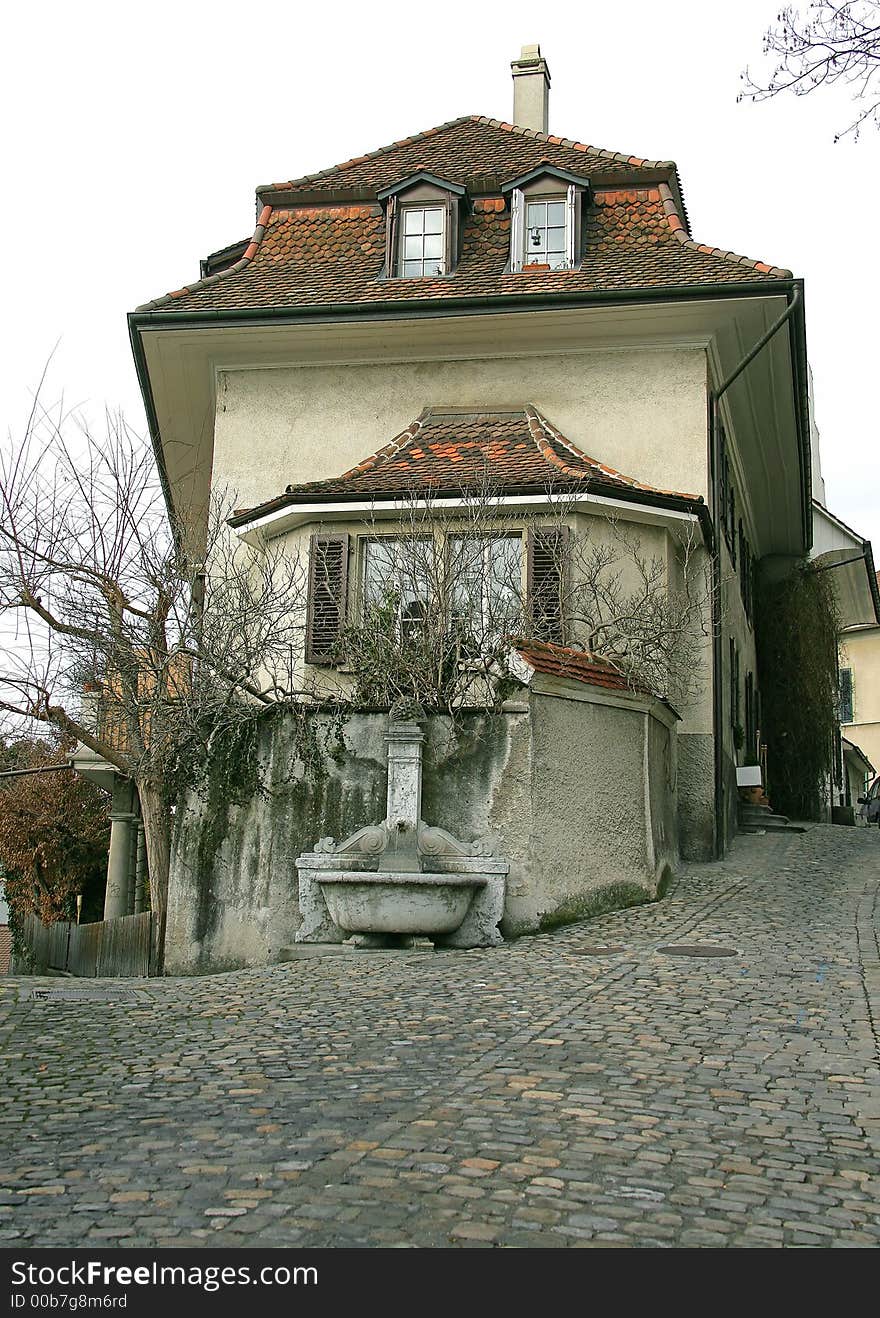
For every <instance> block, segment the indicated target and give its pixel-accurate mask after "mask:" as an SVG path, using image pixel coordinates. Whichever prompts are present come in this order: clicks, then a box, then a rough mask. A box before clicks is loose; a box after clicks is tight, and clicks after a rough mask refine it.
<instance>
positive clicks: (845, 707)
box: [837, 668, 855, 723]
mask: <svg viewBox="0 0 880 1318" xmlns="http://www.w3.org/2000/svg"><path fill="white" fill-rule="evenodd" d="M837 686H838V693H839V703H840V721H841V723H852V722H853V714H854V712H855V710H854V708H853V674H852V669H851V668H841V670H840V673H839V675H838V683H837Z"/></svg>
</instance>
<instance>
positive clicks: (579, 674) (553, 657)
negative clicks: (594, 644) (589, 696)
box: [516, 641, 646, 694]
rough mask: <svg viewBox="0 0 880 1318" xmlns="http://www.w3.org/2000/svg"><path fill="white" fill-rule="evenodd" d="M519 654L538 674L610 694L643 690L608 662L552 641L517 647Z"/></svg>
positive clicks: (530, 643)
mask: <svg viewBox="0 0 880 1318" xmlns="http://www.w3.org/2000/svg"><path fill="white" fill-rule="evenodd" d="M516 653H517V654H518V655H521V656H522V658H523V659H525V661H526V663H527V664H528V665H529V667H530V668H533V669H534V670H535V672H536V673H546V674H547V676H549V677H568V678H570V679H571V680H572V681H575V682H587V683H588V684H589V685H590V686H601V687H605V689H606V690H608V691H634V690H640V688H637V687H634V686H633V685H632V683H631V682H629V681H628V680H627V678H626V677H625V676H624V674H623V673H620V672H618V670H617V669H616V668H614V667H612V665H611V664H610V663H609V662H608V660H607V659H600V658H599V657H598V656H597V655H593V654H587V653H586V652H585V651H584V650H571V649H569V647H568V646H566V645H554V644H552V643H551V642H543V641H529V642H528V643H527V644H525V645H522V646H517V647H516ZM643 694H646V693H643Z"/></svg>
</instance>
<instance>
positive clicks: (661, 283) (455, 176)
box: [138, 116, 790, 311]
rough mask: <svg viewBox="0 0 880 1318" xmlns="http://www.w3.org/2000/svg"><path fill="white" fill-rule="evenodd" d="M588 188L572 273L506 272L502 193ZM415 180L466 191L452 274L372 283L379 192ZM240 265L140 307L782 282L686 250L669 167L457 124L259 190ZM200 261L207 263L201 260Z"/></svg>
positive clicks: (766, 270)
mask: <svg viewBox="0 0 880 1318" xmlns="http://www.w3.org/2000/svg"><path fill="white" fill-rule="evenodd" d="M544 163H546V164H552V165H556V166H559V167H561V168H566V169H569V170H571V171H573V172H576V173H578V174H581V175H589V177H590V178H591V180H592V183H593V204H591V205H590V206H589V207H587V208H586V214H585V218H584V224H583V230H584V231H583V235H582V237H583V244H582V260H581V264H580V267H579V268H578V269H575V270H567V271H555V272H552V273H551V272H536V271H532V272H529V271H524V272H520V273H514V274H510V273H507V272H506V271H505V267H506V265H507V261H508V256H509V245H510V215H509V212H508V210H507V208H506V206H505V203H504V200H503V198H502V195H501V185H502V183H504V182H507V181H509V180H510V179H511V178H513V177H515V176H516V175H518V174H521V173H523V172H524V171H526V170H529V169H531V168H534V167H536V166H538V165H540V164H544ZM416 170H428V171H429V172H432V173H434V174H437V175H439V176H441V177H443V178H445V179H447V180H448V181H450V182H453V183H461V184H463V185H465V186H467V187H468V189H469V193H470V196H471V198H472V205H471V209H470V213H469V214H468V215H467V216H466V218H465V221H464V225H463V232H462V253H461V258H460V260H459V263H458V266H457V268H456V270H455V271H454V273H453V274H452V275H450V276H445V277H442V278H436V279H382V278H380V274H381V271H382V266H383V262H384V255H385V217H384V214H383V211H382V208H381V206H380V205H379V204H378V201H376V199H375V198H376V193H377V192H378V191H379V190H380V189H381V188H382V187H385V186H386V185H388V184H389V183H393V182H395V181H397V180H399V179H402V178H404V177H406V176H407V175H409V174H411V173H413V172H415V171H416ZM259 197H260V200H261V201H262V203H263V205H262V209H261V212H260V215H259V221H258V224H257V228H256V230H255V232H254V235H253V238H252V240H251V242H250V243H249V245H248V246H247V248H246V250H245V252H244V255H243V256H242V257H241V258H240V259H239V260H237V261H235V262H234V263H233V264H232V265H230V266H229V267H228V268H227V269H225V270H221V271H219V272H217V273H215V274H211V275H209V276H207V277H206V278H205V279H201V280H199V281H197V282H195V283H193V284H192V285H190V286H188V287H185V288H181V289H178V290H176V292H174V293H169V294H167V295H165V296H164V297H160V298H157V299H156V300H155V301H153V302H148V303H146V304H145V305H144V306H142V307H140V308H138V310H140V311H147V310H155V309H159V308H161V309H163V310H175V309H177V310H181V311H199V310H221V311H222V310H224V309H226V310H234V309H238V308H250V307H252V308H259V307H267V308H268V307H273V308H282V307H308V306H324V305H340V304H345V305H350V304H354V305H357V304H369V303H376V302H389V301H390V302H400V303H411V302H423V301H425V300H439V301H441V302H442V301H443V300H445V299H450V298H458V297H465V298H467V297H480V298H483V297H486V296H491V295H499V294H500V295H503V294H514V293H516V294H527V295H535V296H538V295H544V296H545V297H546V296H547V295H548V294H551V295H552V294H555V293H576V292H583V293H590V292H596V291H605V290H608V291H612V290H626V289H641V288H663V287H673V286H681V285H684V286H687V285H695V284H734V283H741V282H743V281H748V282H753V281H755V280H759V281H761V280H766V281H768V282H772V281H773V280H775V279H779V278H783V277H788V276H789V274H790V272H789V271H787V270H782V269H780V268H778V267H776V266H770V265H767V264H765V263H763V262H760V261H753V260H749V259H748V258H747V257H743V256H737V255H735V254H734V253H732V252H727V251H722V250H721V249H719V248H715V247H710V246H706V245H704V244H698V243H696V242H694V241H693V240H692V239H691V238H690V237H689V234H688V228H687V220H686V217H685V214H684V209H683V205H682V203H681V197H680V192H679V190H678V183H677V175H676V172H675V166H674V165H673V164H672V163H671V162H668V161H667V162H658V161H644V160H640V159H638V158H637V157H634V156H625V155H622V154H614V153H611V152H607V151H602V150H600V149H598V148H594V147H588V146H584V145H582V144H580V143H576V142H572V141H570V140H568V139H562V138H558V137H553V136H549V135H546V134H541V133H534V132H531V131H530V130H525V129H518V128H513V127H511V125H509V124H501V123H499V122H498V121H497V120H491V119H485V118H481V117H479V116H468V117H467V118H465V119H458V120H454V121H453V122H452V123H450V124H443V125H441V126H440V127H439V128H435V129H431V130H430V131H429V132H427V133H423V134H420V135H419V136H418V137H415V138H409V139H405V140H404V141H403V142H399V143H394V144H392V145H391V146H390V147H384V148H383V149H382V150H381V151H378V152H374V153H372V154H371V155H369V156H363V157H361V158H359V159H356V160H353V161H348V162H346V163H345V164H343V165H337V166H336V167H335V168H334V169H332V170H327V171H324V172H323V173H321V174H313V175H308V176H306V177H305V178H302V179H296V180H294V181H293V182H290V183H285V184H272V185H270V186H268V187H264V188H261V189H260V192H259ZM209 263H210V258H209V261H208V263H206V264H209Z"/></svg>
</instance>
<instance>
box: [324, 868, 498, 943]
mask: <svg viewBox="0 0 880 1318" xmlns="http://www.w3.org/2000/svg"><path fill="white" fill-rule="evenodd" d="M315 878H316V879H317V882H318V884H319V886H320V888H321V892H322V894H323V897H324V901H325V902H326V904H327V909H328V910H329V912H330V915H331V918H332V919H333V921H334V923H335V924H337V925H338V926H339V928H340V929H344V930H345V931H346V932H348V933H357V934H360V933H365V934H449V933H452V932H453V931H454V930H456V929H458V927H459V926H460V925H461V923H462V921H463V920H464V918H465V916H466V915H467V913H468V908H469V906H470V904H471V901H472V899H473V897H474V894H475V892H476V891H477V890H478V889H479V888H484V887H485V886H486V883H487V882H488V879H487V878H486V876H485V875H476V874H423V873H413V874H407V873H398V872H396V871H394V870H373V871H370V872H368V873H364V872H361V873H357V872H349V871H345V870H325V871H324V872H323V873H320V874H316V875H315Z"/></svg>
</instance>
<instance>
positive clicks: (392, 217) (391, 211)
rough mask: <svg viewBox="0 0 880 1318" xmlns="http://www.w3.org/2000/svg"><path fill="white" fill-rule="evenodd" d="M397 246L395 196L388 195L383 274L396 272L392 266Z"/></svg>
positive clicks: (387, 275)
mask: <svg viewBox="0 0 880 1318" xmlns="http://www.w3.org/2000/svg"><path fill="white" fill-rule="evenodd" d="M396 247H397V198H396V197H389V198H388V205H387V207H386V209H385V276H386V278H388V279H390V278H391V277H392V275H394V274H396V273H397V272H396V270H395V268H394V265H395V258H396V250H395V249H396Z"/></svg>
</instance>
